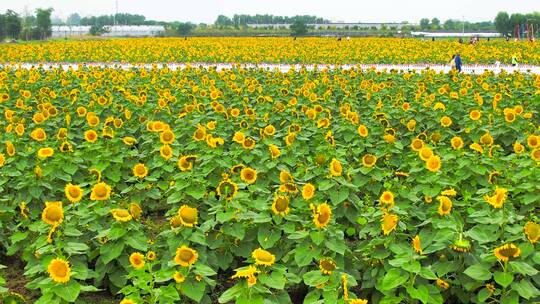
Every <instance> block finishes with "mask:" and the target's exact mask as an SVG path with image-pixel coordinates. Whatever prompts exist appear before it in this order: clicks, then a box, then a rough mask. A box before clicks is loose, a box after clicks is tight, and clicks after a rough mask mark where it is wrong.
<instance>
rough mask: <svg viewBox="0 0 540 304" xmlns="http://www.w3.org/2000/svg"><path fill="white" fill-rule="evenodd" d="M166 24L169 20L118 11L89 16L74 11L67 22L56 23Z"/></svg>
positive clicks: (58, 21)
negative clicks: (116, 12) (158, 19)
mask: <svg viewBox="0 0 540 304" xmlns="http://www.w3.org/2000/svg"><path fill="white" fill-rule="evenodd" d="M115 24H116V25H165V24H167V22H163V21H154V20H146V17H145V16H143V15H137V14H126V13H118V14H114V15H101V16H87V17H81V16H80V15H79V14H77V13H74V14H71V15H69V17H67V19H66V21H65V22H62V20H57V22H56V25H87V26H88V25H90V26H92V25H97V26H107V25H115Z"/></svg>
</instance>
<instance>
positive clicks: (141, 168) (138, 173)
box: [133, 163, 148, 178]
mask: <svg viewBox="0 0 540 304" xmlns="http://www.w3.org/2000/svg"><path fill="white" fill-rule="evenodd" d="M133 175H134V176H135V177H138V178H144V177H145V176H146V175H148V168H146V166H145V165H144V164H142V163H138V164H136V165H135V166H133Z"/></svg>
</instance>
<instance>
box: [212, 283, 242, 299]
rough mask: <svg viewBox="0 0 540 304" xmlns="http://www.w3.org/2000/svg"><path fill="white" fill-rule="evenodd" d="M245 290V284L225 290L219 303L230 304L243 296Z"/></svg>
mask: <svg viewBox="0 0 540 304" xmlns="http://www.w3.org/2000/svg"><path fill="white" fill-rule="evenodd" d="M243 290H244V286H243V284H236V285H234V286H233V287H231V288H229V289H227V290H225V292H224V293H223V294H221V296H219V299H218V302H219V303H228V302H230V301H232V300H234V299H236V298H237V297H239V296H240V295H241V294H242V291H243Z"/></svg>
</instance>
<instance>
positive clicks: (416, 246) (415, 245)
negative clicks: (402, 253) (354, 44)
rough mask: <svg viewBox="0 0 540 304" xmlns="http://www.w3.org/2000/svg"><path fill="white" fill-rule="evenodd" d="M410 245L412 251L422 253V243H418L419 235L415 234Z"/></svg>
mask: <svg viewBox="0 0 540 304" xmlns="http://www.w3.org/2000/svg"><path fill="white" fill-rule="evenodd" d="M412 246H413V248H414V251H416V252H417V253H419V254H422V245H421V244H420V236H419V235H418V234H417V235H416V236H415V237H414V238H413V240H412Z"/></svg>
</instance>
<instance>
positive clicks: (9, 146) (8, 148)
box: [6, 140, 15, 156]
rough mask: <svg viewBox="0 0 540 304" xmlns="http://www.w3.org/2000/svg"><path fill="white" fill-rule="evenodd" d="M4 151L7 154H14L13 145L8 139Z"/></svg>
mask: <svg viewBox="0 0 540 304" xmlns="http://www.w3.org/2000/svg"><path fill="white" fill-rule="evenodd" d="M6 153H7V155H9V156H14V155H15V146H14V145H13V143H12V142H11V141H9V140H8V141H6Z"/></svg>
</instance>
